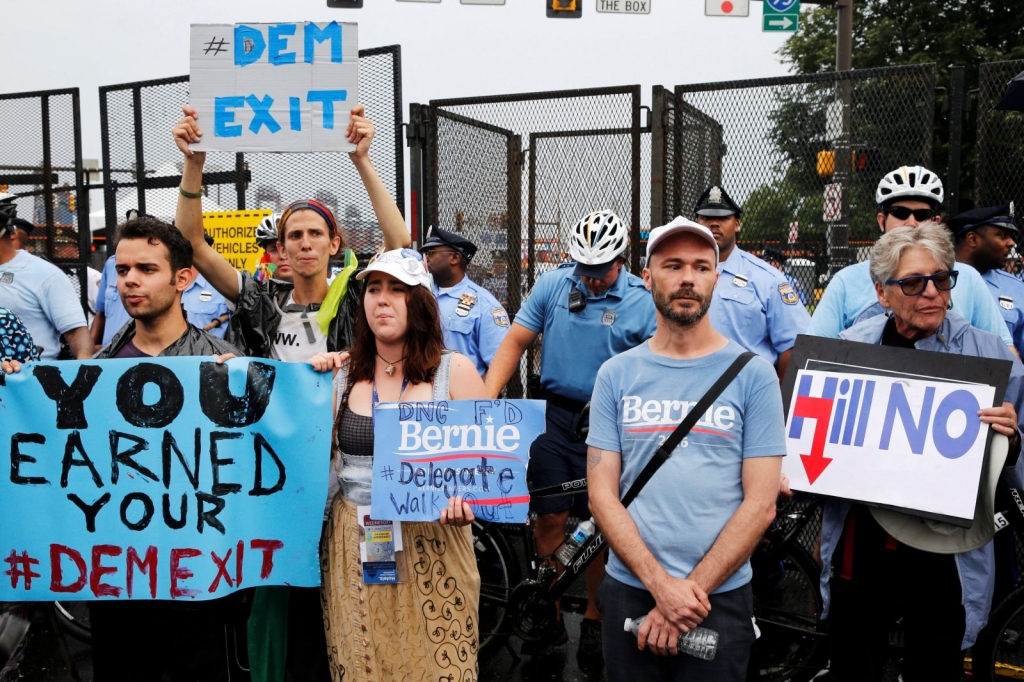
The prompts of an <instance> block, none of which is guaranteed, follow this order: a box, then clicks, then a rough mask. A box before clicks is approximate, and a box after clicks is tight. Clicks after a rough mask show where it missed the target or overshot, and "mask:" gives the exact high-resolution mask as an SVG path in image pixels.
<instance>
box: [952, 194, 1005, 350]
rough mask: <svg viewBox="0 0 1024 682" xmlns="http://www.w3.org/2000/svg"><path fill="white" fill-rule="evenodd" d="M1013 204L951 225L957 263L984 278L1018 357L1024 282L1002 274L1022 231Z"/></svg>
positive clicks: (982, 210) (973, 214) (965, 216)
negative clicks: (975, 271)
mask: <svg viewBox="0 0 1024 682" xmlns="http://www.w3.org/2000/svg"><path fill="white" fill-rule="evenodd" d="M1013 208H1014V207H1013V202H1010V203H1008V204H1003V205H1002V206H986V207H982V208H975V209H973V210H971V211H966V212H964V213H961V214H960V215H958V216H956V217H954V218H951V219H950V220H949V222H948V223H947V225H946V226H947V227H948V228H949V231H950V232H952V233H953V241H954V242H955V244H956V260H957V262H958V263H967V264H968V265H971V266H973V267H974V269H975V270H977V271H978V272H979V273H980V274H981V278H982V279H983V280H985V283H986V284H988V288H989V293H991V294H992V297H993V298H994V299H995V301H996V303H998V304H999V312H1000V313H1002V315H1003V321H1005V322H1006V328H1007V329H1008V330H1009V332H1010V335H1011V336H1012V337H1013V345H1014V347H1015V348H1016V349H1017V353H1018V354H1020V353H1024V282H1021V281H1020V280H1019V279H1017V278H1016V277H1014V276H1013V275H1011V274H1009V273H1008V272H1006V271H1004V270H1002V267H1003V266H1004V265H1005V264H1006V258H1007V257H1008V256H1009V255H1010V251H1011V250H1012V249H1013V248H1014V246H1015V245H1016V242H1017V238H1018V237H1020V230H1018V229H1017V226H1016V225H1014V223H1013Z"/></svg>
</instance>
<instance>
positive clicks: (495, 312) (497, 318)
mask: <svg viewBox="0 0 1024 682" xmlns="http://www.w3.org/2000/svg"><path fill="white" fill-rule="evenodd" d="M491 317H493V318H494V324H496V325H498V326H499V327H507V326H508V313H506V312H505V309H504V308H492V309H491Z"/></svg>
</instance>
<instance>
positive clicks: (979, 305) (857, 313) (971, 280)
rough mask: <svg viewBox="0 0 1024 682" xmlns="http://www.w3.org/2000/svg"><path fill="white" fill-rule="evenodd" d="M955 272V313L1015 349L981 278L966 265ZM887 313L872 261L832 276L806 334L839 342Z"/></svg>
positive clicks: (960, 266) (960, 265) (953, 292)
mask: <svg viewBox="0 0 1024 682" xmlns="http://www.w3.org/2000/svg"><path fill="white" fill-rule="evenodd" d="M956 269H957V271H958V272H959V273H960V275H959V277H957V280H956V286H955V287H953V290H952V295H951V296H950V300H951V301H952V302H953V310H954V311H955V312H956V313H957V314H958V315H960V316H961V317H965V318H967V319H968V320H969V321H970V323H971V326H972V327H976V328H978V329H983V330H985V331H987V332H992V333H993V334H998V335H999V337H1000V338H1002V340H1003V343H1005V344H1006V345H1007V346H1012V345H1013V337H1012V336H1010V332H1009V330H1008V329H1007V328H1006V324H1005V323H1004V322H1003V316H1002V314H1000V312H999V306H998V305H996V302H995V301H994V300H992V296H991V295H989V293H988V285H987V284H985V281H984V280H983V279H982V278H981V275H980V274H978V271H977V270H975V269H974V268H972V267H971V266H970V265H968V264H966V263H957V264H956ZM884 312H885V308H883V307H882V304H881V303H879V302H878V296H877V294H875V284H874V282H872V281H871V261H863V262H861V263H856V264H854V265H849V266H847V267H845V268H843V269H842V270H840V271H839V272H837V273H836V274H835V276H834V277H832V281H831V282H829V284H828V288H826V289H825V294H824V296H822V297H821V300H820V301H819V302H818V305H817V307H816V308H815V309H814V315H813V316H812V317H811V325H810V326H809V327H808V328H807V333H808V334H811V335H813V336H827V337H829V338H832V339H838V338H839V333H840V332H842V331H844V330H846V329H849V328H850V327H852V326H853V325H855V324H857V323H858V322H862V321H864V320H867V319H870V318H872V317H874V316H875V315H881V314H882V313H884Z"/></svg>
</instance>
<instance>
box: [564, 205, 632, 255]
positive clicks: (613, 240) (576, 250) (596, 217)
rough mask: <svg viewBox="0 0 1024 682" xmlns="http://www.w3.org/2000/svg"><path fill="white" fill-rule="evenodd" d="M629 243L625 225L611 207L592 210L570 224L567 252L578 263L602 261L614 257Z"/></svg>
mask: <svg viewBox="0 0 1024 682" xmlns="http://www.w3.org/2000/svg"><path fill="white" fill-rule="evenodd" d="M628 243H629V235H628V234H627V233H626V226H625V225H624V224H623V223H622V220H620V219H619V216H617V215H615V212H614V211H611V210H608V209H606V210H603V211H594V212H593V213H591V214H590V215H588V216H585V217H583V218H581V219H580V221H579V222H578V223H576V226H575V227H574V228H572V238H571V239H570V241H569V255H571V256H572V259H573V260H574V261H576V262H577V263H583V264H584V265H602V264H604V263H610V262H612V261H613V260H615V258H616V257H617V256H619V255H620V254H622V252H623V251H625V250H626V245H627V244H628Z"/></svg>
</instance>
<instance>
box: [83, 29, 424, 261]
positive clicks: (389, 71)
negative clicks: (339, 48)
mask: <svg viewBox="0 0 1024 682" xmlns="http://www.w3.org/2000/svg"><path fill="white" fill-rule="evenodd" d="M188 84H189V78H188V76H179V77H175V78H163V79H160V80H151V81H143V82H138V83H124V84H121V85H109V86H105V87H102V88H100V124H101V127H102V131H101V132H102V136H103V169H104V174H103V208H104V215H103V217H102V220H103V224H104V225H105V233H106V236H107V237H108V238H109V237H110V236H111V235H112V231H113V230H114V228H116V226H117V225H118V224H119V223H120V222H122V221H123V220H124V218H125V213H126V212H127V210H128V209H131V208H138V209H139V210H140V211H142V212H144V213H148V214H150V215H154V216H156V217H158V218H162V219H164V220H171V219H173V218H174V210H175V206H176V205H177V201H178V193H177V189H176V188H177V186H178V184H179V183H180V182H181V165H182V159H181V153H180V152H179V151H178V149H177V148H176V147H175V146H174V143H173V141H172V140H171V133H170V131H171V127H172V126H173V125H174V123H175V122H176V121H177V120H178V119H180V118H181V105H182V104H185V103H186V102H188ZM359 96H360V99H362V103H363V104H364V105H366V112H367V116H369V118H370V119H371V120H372V121H373V122H374V124H375V126H376V128H377V135H376V137H375V138H374V141H373V147H372V150H371V155H372V157H373V160H374V165H375V166H376V168H377V173H378V174H379V175H380V177H381V180H383V182H384V186H385V187H387V188H388V191H389V192H390V193H391V195H392V196H393V197H394V198H395V201H396V202H397V203H398V207H399V209H400V210H403V211H404V200H405V186H404V181H405V173H404V164H405V159H404V153H405V150H404V147H403V141H402V64H401V48H400V47H399V46H398V45H391V46H388V47H379V48H373V49H367V50H360V51H359ZM200 123H201V124H202V122H200ZM207 123H208V122H207ZM346 157H347V155H346V154H344V153H342V152H314V153H311V154H269V153H265V154H255V153H246V154H231V153H228V152H211V153H210V154H208V155H207V159H206V167H205V173H204V175H203V181H204V187H203V191H204V193H205V195H206V198H205V199H204V210H214V211H215V210H236V209H246V208H249V209H272V210H281V209H283V208H284V206H285V205H287V204H288V203H289V202H291V201H294V200H296V199H303V198H313V199H316V200H318V201H320V202H322V203H324V204H326V205H327V206H329V207H330V208H331V210H333V211H334V213H335V215H336V216H337V217H338V220H339V222H340V224H341V225H342V226H343V227H344V228H345V232H346V235H347V238H348V242H349V246H350V247H351V248H353V249H354V250H355V251H356V252H357V253H360V254H368V253H371V252H373V251H375V250H376V249H377V248H378V247H379V246H380V244H381V243H382V239H381V237H380V234H379V232H380V230H379V228H378V226H377V221H376V219H375V218H374V215H373V208H372V206H371V205H370V200H369V198H368V197H367V195H366V191H365V190H364V189H363V186H362V182H361V181H360V179H359V174H358V173H357V172H356V170H355V168H354V167H353V166H352V164H351V163H350V162H349V160H348V159H347V158H346Z"/></svg>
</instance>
